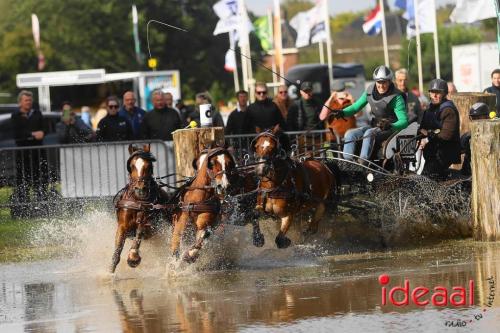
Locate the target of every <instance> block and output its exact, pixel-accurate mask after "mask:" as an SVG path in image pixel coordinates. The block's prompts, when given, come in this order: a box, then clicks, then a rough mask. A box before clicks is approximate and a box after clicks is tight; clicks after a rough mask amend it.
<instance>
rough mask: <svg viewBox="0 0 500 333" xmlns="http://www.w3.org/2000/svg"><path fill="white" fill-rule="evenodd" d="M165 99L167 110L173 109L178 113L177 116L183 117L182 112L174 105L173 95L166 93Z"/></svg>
mask: <svg viewBox="0 0 500 333" xmlns="http://www.w3.org/2000/svg"><path fill="white" fill-rule="evenodd" d="M163 97H164V98H165V106H166V107H167V108H171V109H174V110H175V111H177V114H178V115H179V116H180V115H181V112H180V111H179V109H177V107H176V106H175V105H174V96H173V95H172V93H170V92H166V93H164V94H163Z"/></svg>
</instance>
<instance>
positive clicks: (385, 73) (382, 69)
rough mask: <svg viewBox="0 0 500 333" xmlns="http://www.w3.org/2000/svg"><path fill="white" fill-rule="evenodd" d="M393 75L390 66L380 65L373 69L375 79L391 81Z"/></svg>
mask: <svg viewBox="0 0 500 333" xmlns="http://www.w3.org/2000/svg"><path fill="white" fill-rule="evenodd" d="M392 77H393V74H392V71H391V69H390V68H389V67H386V66H384V65H381V66H378V67H377V68H375V70H374V71H373V80H374V81H391V80H392Z"/></svg>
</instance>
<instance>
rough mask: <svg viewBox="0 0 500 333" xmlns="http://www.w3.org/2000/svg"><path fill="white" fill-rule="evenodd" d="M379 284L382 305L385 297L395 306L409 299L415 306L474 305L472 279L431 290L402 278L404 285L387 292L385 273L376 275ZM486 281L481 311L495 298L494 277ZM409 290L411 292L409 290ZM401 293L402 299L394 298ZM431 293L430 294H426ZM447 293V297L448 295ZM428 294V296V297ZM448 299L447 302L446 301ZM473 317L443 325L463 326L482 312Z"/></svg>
mask: <svg viewBox="0 0 500 333" xmlns="http://www.w3.org/2000/svg"><path fill="white" fill-rule="evenodd" d="M378 281H379V283H380V285H382V305H387V299H389V301H390V302H391V303H392V304H393V305H396V306H406V305H409V304H410V300H411V302H412V303H413V304H415V305H417V306H426V305H428V304H429V303H432V304H433V305H434V306H447V305H449V304H451V305H453V306H473V305H474V280H469V283H468V285H467V286H466V287H464V286H455V287H452V288H451V289H450V290H448V289H447V288H445V287H443V286H436V287H434V288H433V290H432V291H431V290H430V289H429V288H427V287H423V286H418V287H416V288H413V289H411V288H410V281H409V280H408V279H405V280H404V286H403V287H401V286H396V287H393V288H391V289H390V290H389V292H387V287H385V286H386V285H387V284H389V282H390V277H389V275H387V274H382V275H380V276H379V277H378ZM486 281H488V286H489V293H488V297H487V302H486V303H485V304H484V306H485V307H484V308H483V309H482V312H486V310H487V309H486V307H491V306H492V305H493V301H494V300H495V287H496V285H495V279H494V277H493V276H491V277H489V278H487V279H486ZM410 291H411V292H410ZM398 292H399V294H400V293H402V296H403V299H402V300H399V301H398V300H396V299H395V295H396V293H398ZM428 294H431V295H428ZM448 295H449V297H448ZM429 296H430V298H429ZM448 301H449V303H448ZM473 317H474V318H473V319H468V320H465V319H458V320H446V321H445V326H448V327H465V326H467V324H471V323H472V322H474V320H475V321H479V320H481V319H482V318H483V314H482V313H481V312H480V313H477V314H475V315H474V316H473Z"/></svg>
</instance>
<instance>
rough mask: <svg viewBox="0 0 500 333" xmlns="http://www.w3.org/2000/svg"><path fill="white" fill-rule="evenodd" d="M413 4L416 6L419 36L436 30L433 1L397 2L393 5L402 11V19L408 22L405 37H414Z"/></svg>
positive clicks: (409, 0)
mask: <svg viewBox="0 0 500 333" xmlns="http://www.w3.org/2000/svg"><path fill="white" fill-rule="evenodd" d="M415 4H416V5H417V13H418V23H419V31H420V34H425V33H433V32H434V31H435V30H436V8H433V7H434V1H433V0H398V1H396V3H395V5H396V6H397V7H399V8H401V9H404V10H405V12H404V13H403V18H404V19H405V20H407V21H408V25H407V26H406V37H407V38H408V39H410V38H412V37H415V36H416V34H417V32H416V26H415Z"/></svg>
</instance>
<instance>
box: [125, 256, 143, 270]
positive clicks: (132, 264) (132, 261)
mask: <svg viewBox="0 0 500 333" xmlns="http://www.w3.org/2000/svg"><path fill="white" fill-rule="evenodd" d="M141 260H142V258H141V257H138V258H137V259H130V258H128V259H127V264H128V265H129V266H130V267H132V268H136V267H137V266H139V264H140V263H141Z"/></svg>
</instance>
